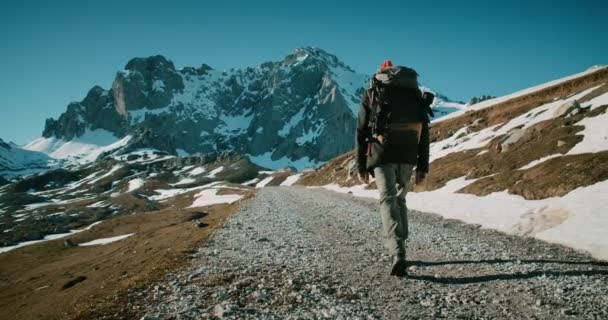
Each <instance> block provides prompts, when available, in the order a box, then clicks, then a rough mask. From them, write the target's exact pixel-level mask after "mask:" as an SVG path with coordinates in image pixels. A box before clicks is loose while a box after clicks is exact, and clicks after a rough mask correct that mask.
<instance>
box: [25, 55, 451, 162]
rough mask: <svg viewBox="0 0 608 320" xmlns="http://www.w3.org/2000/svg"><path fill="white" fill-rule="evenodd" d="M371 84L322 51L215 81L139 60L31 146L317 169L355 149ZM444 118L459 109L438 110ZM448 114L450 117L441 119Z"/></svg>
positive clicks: (68, 152)
mask: <svg viewBox="0 0 608 320" xmlns="http://www.w3.org/2000/svg"><path fill="white" fill-rule="evenodd" d="M367 80H368V76H367V75H363V74H359V73H356V72H355V71H354V70H353V69H352V68H350V67H349V66H347V65H346V64H344V63H343V62H341V61H340V60H339V59H338V58H337V57H336V56H334V55H332V54H329V53H327V52H325V51H323V50H321V49H318V48H311V47H307V48H300V49H297V50H295V52H294V53H293V54H290V55H288V56H286V57H285V58H284V59H283V60H281V61H278V62H267V63H263V64H261V65H259V66H257V67H254V68H245V69H230V70H226V71H219V70H215V69H213V68H211V67H210V66H208V65H205V64H203V65H202V66H201V67H199V68H193V67H185V68H182V69H179V70H178V69H176V68H175V66H174V65H173V63H172V62H171V61H169V60H168V59H166V58H165V57H163V56H152V57H148V58H135V59H132V60H131V61H129V62H128V63H127V65H126V66H125V69H124V70H122V71H119V72H118V73H117V75H116V78H115V80H114V82H113V84H112V88H111V89H109V90H105V89H103V88H101V87H99V86H96V87H94V88H92V89H91V90H90V91H89V93H88V94H87V96H86V97H85V98H84V99H83V100H82V101H80V102H72V103H70V104H69V105H68V107H67V111H66V112H65V113H63V114H62V115H61V116H60V117H59V118H58V119H48V120H47V121H46V126H45V128H44V132H43V137H42V138H40V139H38V140H36V141H33V142H32V143H30V144H28V145H27V146H25V148H27V149H29V150H36V151H42V152H46V153H48V154H49V155H51V156H53V157H58V158H71V159H80V160H82V159H84V160H91V159H93V158H94V157H95V156H98V155H99V154H101V153H102V152H99V151H93V150H97V148H100V147H104V148H105V149H103V152H106V151H108V149H116V148H123V147H129V146H132V145H139V146H143V147H151V148H155V149H157V150H161V151H166V152H169V153H172V154H177V155H187V154H192V153H197V152H200V153H208V152H222V151H231V152H236V153H239V154H247V155H249V156H250V157H251V159H252V160H253V161H254V162H256V163H258V164H260V165H262V166H265V167H268V168H279V167H285V166H294V167H296V168H298V169H303V168H306V167H312V166H316V165H318V164H321V163H322V162H324V161H326V160H328V159H331V158H332V157H334V156H336V155H339V154H341V153H343V152H346V151H348V150H350V149H351V148H352V147H353V138H352V137H353V132H354V129H355V118H356V114H357V111H358V104H359V99H360V96H361V93H362V92H363V89H364V87H365V86H366V85H367ZM436 104H437V106H438V107H439V108H437V110H439V109H441V107H446V108H451V109H450V110H442V111H440V114H442V115H443V114H444V113H447V112H450V111H455V110H457V109H455V108H452V106H451V105H449V102H446V101H439V100H437V102H436ZM444 111H445V112H444Z"/></svg>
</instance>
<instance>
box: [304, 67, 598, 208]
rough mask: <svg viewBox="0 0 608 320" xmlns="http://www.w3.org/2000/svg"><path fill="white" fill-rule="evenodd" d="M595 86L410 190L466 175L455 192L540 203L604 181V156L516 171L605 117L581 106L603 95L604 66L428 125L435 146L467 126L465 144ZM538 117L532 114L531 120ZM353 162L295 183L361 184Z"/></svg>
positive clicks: (565, 146)
mask: <svg viewBox="0 0 608 320" xmlns="http://www.w3.org/2000/svg"><path fill="white" fill-rule="evenodd" d="M594 87H597V88H596V89H594V90H593V91H591V92H590V93H588V94H586V95H585V96H583V97H582V98H580V99H578V100H577V102H578V104H579V105H580V106H581V107H579V110H577V113H576V114H574V115H572V114H568V113H566V114H564V115H562V116H559V117H555V118H551V119H549V120H545V121H541V122H538V123H536V124H535V125H532V126H530V127H529V128H527V129H526V130H525V131H524V132H523V133H522V137H521V138H520V139H519V140H517V141H516V142H515V143H514V144H512V145H509V148H508V149H503V148H502V147H501V143H502V142H503V141H504V139H505V138H506V137H505V136H504V135H499V136H496V137H494V138H493V139H492V140H491V141H489V143H488V144H487V145H486V146H485V147H483V148H478V149H471V150H465V151H460V152H453V153H450V154H448V155H447V156H444V157H441V158H439V159H437V160H435V161H433V162H432V163H431V165H430V174H429V176H428V179H427V181H426V182H425V183H424V184H423V185H420V186H416V187H415V190H416V191H425V190H434V189H437V188H441V187H442V186H444V185H445V183H446V182H448V181H450V180H452V179H455V178H458V177H462V176H466V177H467V179H478V180H477V181H475V182H474V183H472V184H470V185H469V186H467V187H466V188H463V189H462V190H460V192H465V193H472V194H476V195H486V194H489V193H491V192H496V191H502V190H508V192H509V193H513V194H518V195H521V196H523V197H525V198H526V199H543V198H547V197H553V196H563V195H564V194H566V193H568V192H570V191H572V190H574V189H576V188H578V187H581V186H587V185H591V184H594V183H596V182H599V181H603V180H606V179H608V168H607V167H606V166H605V165H603V164H605V163H606V160H608V153H607V152H600V153H595V154H579V155H570V156H562V157H556V158H553V159H551V160H549V161H546V162H544V163H541V164H540V165H537V166H533V167H531V168H527V169H523V170H518V169H519V168H521V167H523V166H525V165H527V164H528V163H530V162H532V161H534V160H537V159H540V158H543V157H546V156H549V155H554V154H565V153H567V152H568V151H569V150H570V149H571V148H572V147H574V145H576V144H577V143H578V142H580V141H581V140H582V136H581V135H577V133H578V132H580V131H581V130H582V129H583V127H582V126H579V125H575V123H576V122H578V121H580V120H582V119H583V118H586V117H595V116H598V115H600V114H602V113H605V112H606V109H607V108H608V106H600V107H597V108H595V109H594V110H592V111H589V110H588V109H585V107H584V106H585V102H588V101H589V100H591V99H593V98H595V97H597V96H599V95H602V94H604V93H606V92H608V68H602V69H599V70H597V71H595V72H593V73H591V74H588V75H585V76H582V77H579V78H576V79H572V80H569V81H566V82H563V83H561V84H557V85H554V86H551V87H548V88H545V89H542V90H539V91H537V92H533V93H531V94H527V95H524V96H521V97H517V98H514V99H511V100H508V101H505V102H502V103H498V104H496V105H493V106H490V107H488V108H486V109H481V110H474V111H469V112H467V113H465V114H463V115H461V116H458V117H455V118H451V119H446V120H444V121H440V122H437V123H434V124H432V125H431V137H432V141H434V142H438V141H442V140H444V139H447V138H449V137H451V136H452V135H453V134H454V133H455V132H456V131H458V130H459V129H461V128H464V127H467V133H466V134H463V137H462V139H461V140H464V141H466V139H467V137H466V135H468V134H471V133H474V132H477V131H480V130H482V129H484V128H488V127H492V126H497V127H496V129H494V130H497V129H498V128H500V126H501V125H504V124H506V123H507V122H509V121H510V120H511V119H513V118H515V117H517V116H520V115H522V114H525V113H527V112H528V111H530V110H531V109H534V108H536V107H539V106H541V105H543V104H546V103H549V102H552V101H555V100H557V99H564V98H567V97H571V96H573V95H575V94H578V93H580V92H582V91H585V90H588V89H591V88H594ZM569 110H571V109H569ZM538 115H539V114H533V115H531V118H534V117H536V116H538ZM459 138H460V137H459ZM482 151H483V152H482ZM353 159H354V158H353V152H352V151H351V152H348V153H346V154H344V155H342V156H339V157H337V158H335V159H333V160H332V161H329V162H328V163H326V164H325V165H324V166H323V167H321V168H319V169H317V170H316V171H314V172H310V173H307V174H305V175H304V176H303V177H302V179H301V180H300V181H299V182H298V184H301V185H317V186H318V185H325V184H329V183H339V184H340V185H342V186H352V185H354V184H358V183H360V182H359V181H357V179H356V178H355V177H354V172H352V168H353V161H354V160H353ZM349 168H350V169H351V172H350V174H349Z"/></svg>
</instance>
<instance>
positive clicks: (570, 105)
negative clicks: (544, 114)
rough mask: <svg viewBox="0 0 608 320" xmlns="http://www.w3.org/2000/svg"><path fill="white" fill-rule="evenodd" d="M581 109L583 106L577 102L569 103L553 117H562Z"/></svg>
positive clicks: (557, 110) (555, 112) (558, 109)
mask: <svg viewBox="0 0 608 320" xmlns="http://www.w3.org/2000/svg"><path fill="white" fill-rule="evenodd" d="M580 107H581V105H580V104H579V103H578V101H576V100H570V101H567V102H565V103H564V104H562V105H561V106H559V107H558V108H557V109H556V110H555V111H554V112H553V117H555V118H557V117H561V116H563V115H565V114H567V113H568V112H570V111H572V110H574V109H579V108H580Z"/></svg>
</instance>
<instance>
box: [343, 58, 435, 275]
mask: <svg viewBox="0 0 608 320" xmlns="http://www.w3.org/2000/svg"><path fill="white" fill-rule="evenodd" d="M417 76H418V74H417V73H416V71H414V70H413V69H410V68H406V67H399V66H393V64H392V63H391V61H390V60H387V61H385V62H384V63H383V64H381V65H380V67H379V68H378V70H377V72H376V74H374V76H373V77H372V78H371V80H370V87H369V88H368V89H367V90H365V92H364V93H363V96H362V97H361V105H360V108H359V115H358V121H357V131H356V139H355V152H356V161H357V170H358V175H359V179H361V180H362V181H363V182H365V183H369V175H370V174H372V175H373V176H374V177H375V179H376V185H377V187H378V191H379V194H380V214H381V216H382V225H383V232H384V236H385V238H386V246H387V248H388V250H389V254H390V255H391V256H392V257H393V265H392V269H391V275H395V276H399V277H401V276H405V275H406V267H407V265H406V260H405V241H406V239H407V237H408V224H407V206H406V202H405V195H406V193H407V191H408V186H409V181H410V177H411V175H412V172H413V171H414V166H415V167H416V169H415V170H416V178H415V183H416V184H419V183H422V182H423V181H424V179H425V177H426V174H427V173H428V168H429V125H428V124H429V115H431V116H432V115H433V114H432V110H431V108H430V104H431V103H432V101H433V99H434V96H433V95H432V94H431V93H428V92H425V93H424V94H422V93H421V91H420V89H419V88H418V81H417Z"/></svg>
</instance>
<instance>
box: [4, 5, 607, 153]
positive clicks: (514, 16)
mask: <svg viewBox="0 0 608 320" xmlns="http://www.w3.org/2000/svg"><path fill="white" fill-rule="evenodd" d="M381 3H382V4H381V5H380V4H378V2H376V1H360V2H357V1H328V0H324V1H317V0H307V1H253V0H252V1H230V0H223V1H219V0H214V1H179V0H173V1H166V0H165V1H127V0H123V1H114V0H106V1H103V0H102V1H85V0H80V1H63V0H57V1H27V0H21V1H11V0H3V1H2V2H1V4H0V39H2V41H0V46H1V48H0V49H1V50H0V52H1V55H0V70H2V74H1V75H0V94H1V99H0V119H1V120H0V121H1V122H0V138H3V139H5V140H12V141H15V142H17V143H25V142H28V141H30V140H32V139H34V138H36V137H38V136H40V134H41V132H42V129H43V127H44V120H45V119H46V118H48V117H57V116H59V114H60V113H61V112H63V111H64V110H65V107H66V105H67V103H68V102H70V101H75V100H78V101H79V100H81V99H82V98H83V97H84V95H85V94H86V92H87V91H88V90H89V88H91V87H92V86H93V85H95V84H99V85H101V86H102V87H104V88H109V87H110V86H111V82H112V80H113V78H114V75H115V73H116V71H117V70H119V69H121V68H123V67H124V65H125V64H126V62H127V61H128V60H129V59H131V58H132V57H135V56H149V55H153V54H163V55H165V56H167V57H168V58H170V59H171V60H173V62H174V63H175V64H176V66H177V67H183V66H199V65H200V64H202V63H207V64H209V65H211V66H212V67H214V68H216V69H227V68H230V67H245V66H255V65H257V64H260V63H262V62H264V61H269V60H278V59H281V58H282V57H283V56H285V55H287V54H289V53H291V52H292V51H293V50H294V49H295V48H297V47H302V46H316V47H320V48H323V49H325V50H327V51H329V52H331V53H334V54H336V55H337V56H338V57H339V58H340V59H342V60H343V61H344V62H345V63H347V64H349V65H350V66H352V67H353V68H354V69H355V70H357V71H358V72H361V73H371V72H373V70H374V69H375V68H376V66H377V65H378V64H379V63H380V62H381V61H382V60H384V59H386V58H390V59H392V60H393V61H394V62H396V63H398V64H403V65H408V66H412V67H414V68H416V69H417V70H418V71H419V73H420V74H421V82H422V83H423V84H424V85H426V86H429V87H432V88H434V89H435V90H437V91H439V92H442V93H444V94H446V95H447V96H449V97H450V98H452V99H457V100H467V99H468V98H469V97H471V96H473V95H481V94H492V95H502V94H506V93H509V92H512V91H514V90H517V89H521V88H525V87H528V86H530V85H533V84H537V83H542V82H545V81H548V80H551V79H554V78H558V77H562V76H565V75H568V74H572V73H575V72H579V71H582V70H584V69H586V68H587V67H589V66H591V65H595V64H607V63H608V61H607V59H608V41H606V36H607V35H608V26H607V24H606V22H605V18H606V13H607V12H608V1H605V0H604V1H586V0H581V1H561V0H555V1H519V0H517V1H416V2H409V1H403V0H402V1H382V2H381ZM602 39H604V40H602Z"/></svg>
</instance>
